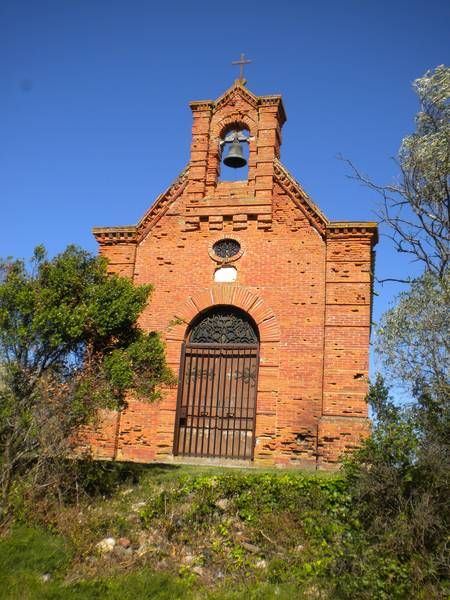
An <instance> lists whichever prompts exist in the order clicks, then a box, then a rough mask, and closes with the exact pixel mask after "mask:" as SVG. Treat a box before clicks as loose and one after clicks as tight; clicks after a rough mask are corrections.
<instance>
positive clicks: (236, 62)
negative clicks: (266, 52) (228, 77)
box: [231, 54, 252, 81]
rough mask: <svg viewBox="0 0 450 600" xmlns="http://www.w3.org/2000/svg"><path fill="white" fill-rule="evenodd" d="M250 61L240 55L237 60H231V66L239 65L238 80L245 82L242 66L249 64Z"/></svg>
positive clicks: (243, 55)
mask: <svg viewBox="0 0 450 600" xmlns="http://www.w3.org/2000/svg"><path fill="white" fill-rule="evenodd" d="M251 62H252V61H251V60H247V59H246V58H245V54H241V58H240V59H239V60H233V62H232V63H231V64H232V65H239V80H240V81H245V79H244V65H248V64H250V63H251Z"/></svg>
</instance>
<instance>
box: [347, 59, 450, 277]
mask: <svg viewBox="0 0 450 600" xmlns="http://www.w3.org/2000/svg"><path fill="white" fill-rule="evenodd" d="M413 87H414V90H415V91H416V93H417V95H418V98H419V102H420V110H419V112H418V113H417V115H416V119H415V121H416V130H415V131H414V133H412V134H411V135H408V136H406V137H405V138H404V139H403V141H402V143H401V146H400V150H399V154H398V159H397V163H398V166H399V169H400V176H399V178H398V181H397V182H395V183H392V184H390V185H380V184H377V183H375V182H373V181H372V180H371V179H370V178H369V177H367V176H366V175H363V174H362V173H361V172H360V171H359V170H358V169H357V168H356V167H355V166H354V164H353V163H352V162H351V161H347V162H348V163H349V165H350V166H351V168H352V170H353V176H354V178H355V179H356V180H357V181H359V182H360V183H362V184H363V185H366V186H368V187H369V188H371V189H373V190H375V191H376V192H377V193H379V194H380V195H381V196H382V203H381V206H380V207H379V210H378V215H379V218H380V221H381V223H384V224H385V225H386V226H387V228H386V235H387V236H388V237H390V238H391V239H392V241H393V243H394V248H395V249H396V250H397V251H398V252H401V253H405V254H408V255H409V256H411V257H412V259H413V260H414V261H419V262H420V263H421V264H422V265H423V266H424V270H425V271H426V272H429V273H431V274H433V275H435V276H436V277H437V278H438V281H440V282H442V283H445V284H446V285H448V259H449V242H450V238H449V221H450V183H449V172H450V69H449V68H448V67H446V66H444V65H440V66H439V67H436V69H434V71H428V72H427V73H425V75H423V77H420V78H419V79H416V81H414V84H413Z"/></svg>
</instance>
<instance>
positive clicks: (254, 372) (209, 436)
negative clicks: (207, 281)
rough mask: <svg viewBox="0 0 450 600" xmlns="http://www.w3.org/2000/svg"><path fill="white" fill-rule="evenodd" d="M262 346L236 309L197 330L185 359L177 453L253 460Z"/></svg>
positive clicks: (216, 314) (217, 314) (210, 316)
mask: <svg viewBox="0 0 450 600" xmlns="http://www.w3.org/2000/svg"><path fill="white" fill-rule="evenodd" d="M236 338H238V339H239V341H240V343H230V340H231V341H236ZM199 339H201V340H202V341H203V339H207V340H208V342H210V340H211V339H214V340H215V343H197V342H196V341H194V340H199ZM257 342H258V340H257V337H256V333H255V331H254V329H253V326H252V325H251V324H250V323H249V322H248V320H245V321H244V317H242V315H239V314H236V311H233V312H231V310H230V309H228V311H224V310H223V309H222V310H217V309H216V310H215V312H214V313H213V314H208V315H207V317H205V318H204V319H203V320H202V321H201V322H200V323H199V324H197V326H196V327H195V328H194V329H193V330H192V331H191V335H190V337H189V342H188V343H185V344H184V345H183V349H182V355H181V365H180V381H179V387H178V402H177V414H176V428H175V440H174V454H175V455H177V454H181V455H185V456H198V457H223V458H235V459H251V458H253V447H254V429H255V414H256V390H257V380H258V363H259V344H258V343H257Z"/></svg>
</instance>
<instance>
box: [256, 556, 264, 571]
mask: <svg viewBox="0 0 450 600" xmlns="http://www.w3.org/2000/svg"><path fill="white" fill-rule="evenodd" d="M255 567H256V568H257V569H267V561H266V560H264V559H263V558H261V559H260V560H257V561H256V563H255Z"/></svg>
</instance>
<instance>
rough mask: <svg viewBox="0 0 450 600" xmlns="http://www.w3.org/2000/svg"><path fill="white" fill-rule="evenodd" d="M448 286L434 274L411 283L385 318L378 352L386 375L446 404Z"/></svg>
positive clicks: (377, 345)
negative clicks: (426, 391)
mask: <svg viewBox="0 0 450 600" xmlns="http://www.w3.org/2000/svg"><path fill="white" fill-rule="evenodd" d="M448 292H450V290H449V288H448V283H446V284H445V285H444V282H443V281H439V280H437V278H436V276H435V275H433V274H432V273H431V272H428V273H425V274H424V275H422V276H421V277H419V278H417V279H416V280H414V281H413V282H412V283H411V287H410V289H409V290H407V291H405V292H403V293H402V294H400V296H399V298H398V300H397V303H396V304H395V306H394V307H393V308H391V309H390V310H388V311H387V312H386V313H385V314H384V315H383V317H382V319H381V323H380V325H379V326H378V328H377V339H376V349H377V351H378V353H379V355H380V356H381V358H382V360H383V366H384V368H385V373H387V374H388V375H389V377H390V379H391V380H392V381H394V382H396V383H397V384H399V383H400V384H402V385H404V386H405V387H406V388H407V389H408V391H410V392H412V393H413V394H416V393H417V392H418V390H424V389H427V390H428V393H431V394H432V395H433V396H434V397H435V398H440V399H441V401H444V399H445V398H447V399H448V395H449V380H448V375H449V373H448V361H449V349H450V348H449V333H450V331H449V319H448V315H449V306H450V293H448Z"/></svg>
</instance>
